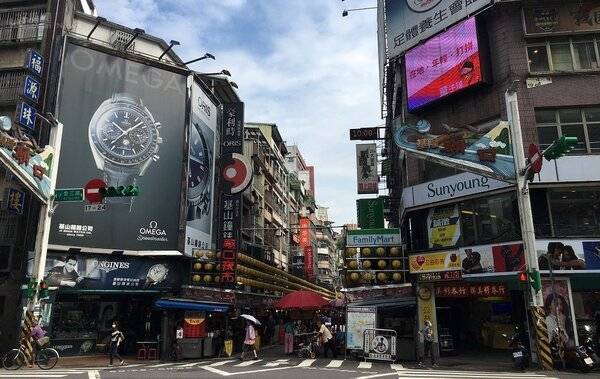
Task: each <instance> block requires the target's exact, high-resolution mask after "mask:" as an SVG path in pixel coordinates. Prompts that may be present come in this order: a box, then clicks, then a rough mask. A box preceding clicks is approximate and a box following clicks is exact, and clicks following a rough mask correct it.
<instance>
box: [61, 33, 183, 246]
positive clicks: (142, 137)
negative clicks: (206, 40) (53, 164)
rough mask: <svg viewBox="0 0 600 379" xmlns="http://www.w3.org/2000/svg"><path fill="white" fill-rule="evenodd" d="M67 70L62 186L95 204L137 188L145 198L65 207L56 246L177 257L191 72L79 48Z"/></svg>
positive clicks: (69, 54) (69, 52)
mask: <svg viewBox="0 0 600 379" xmlns="http://www.w3.org/2000/svg"><path fill="white" fill-rule="evenodd" d="M62 70H63V71H62V76H61V83H60V99H59V101H58V103H59V110H58V118H59V119H60V120H61V122H62V123H63V124H64V130H63V139H62V151H61V159H60V167H59V170H58V181H57V185H56V187H57V188H84V189H85V192H84V195H85V198H86V199H88V200H90V199H96V200H97V199H98V198H100V199H101V197H100V196H99V195H98V193H99V188H101V187H119V186H132V185H135V186H137V187H138V188H139V196H132V197H106V198H104V199H103V203H102V204H90V203H89V202H87V201H84V202H64V203H61V204H60V206H59V207H58V208H57V209H56V212H55V213H54V216H53V218H52V228H51V232H50V244H51V248H55V249H61V250H64V249H65V248H66V247H78V248H96V249H103V250H120V251H123V250H125V251H147V250H151V251H171V252H174V251H180V249H182V248H183V246H182V242H183V237H184V236H183V235H182V234H181V233H180V224H181V221H183V217H182V216H183V215H181V203H182V201H183V200H184V199H182V188H181V186H182V179H183V175H185V173H184V172H183V165H182V162H183V160H184V142H185V130H186V76H184V75H182V74H181V73H176V72H171V71H167V70H165V69H161V68H157V67H153V66H149V65H146V64H142V63H138V62H134V61H130V60H127V59H124V58H121V57H116V56H113V55H109V54H106V53H103V52H101V51H98V50H93V49H90V48H87V47H83V46H78V45H75V44H67V46H66V51H65V58H64V61H63V67H62ZM93 201H94V200H92V202H93Z"/></svg>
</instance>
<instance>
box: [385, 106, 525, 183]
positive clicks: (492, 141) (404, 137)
mask: <svg viewBox="0 0 600 379" xmlns="http://www.w3.org/2000/svg"><path fill="white" fill-rule="evenodd" d="M434 132H435V133H434ZM393 134H394V141H395V143H396V145H397V146H398V147H400V148H401V149H402V150H404V151H406V152H409V153H411V154H413V155H415V156H417V157H420V158H421V159H425V160H428V161H432V162H436V163H438V164H441V165H444V166H449V167H452V168H458V169H461V170H464V171H467V172H471V173H475V174H479V175H483V176H487V177H491V178H494V179H498V180H502V181H507V182H514V181H515V178H516V176H515V164H514V158H513V156H512V149H511V145H510V142H509V135H510V131H509V125H508V122H506V121H498V123H497V124H495V125H494V124H492V125H489V126H488V125H485V126H482V127H473V126H471V125H462V126H456V127H450V126H448V125H446V124H444V123H441V124H440V125H435V126H433V125H431V124H430V123H429V121H427V120H425V119H422V120H419V121H418V122H417V123H415V124H409V123H403V122H402V120H401V119H400V118H398V119H397V120H395V121H394V132H393Z"/></svg>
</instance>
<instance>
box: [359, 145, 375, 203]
mask: <svg viewBox="0 0 600 379" xmlns="http://www.w3.org/2000/svg"><path fill="white" fill-rule="evenodd" d="M356 180H357V190H358V193H359V194H376V193H378V192H379V176H378V175H377V145H376V144H374V143H361V144H357V145H356Z"/></svg>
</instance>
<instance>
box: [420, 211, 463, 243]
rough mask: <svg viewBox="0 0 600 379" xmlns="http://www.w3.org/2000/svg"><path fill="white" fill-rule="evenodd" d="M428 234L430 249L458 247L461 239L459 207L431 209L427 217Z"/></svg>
mask: <svg viewBox="0 0 600 379" xmlns="http://www.w3.org/2000/svg"><path fill="white" fill-rule="evenodd" d="M427 232H428V234H429V247H430V248H437V247H452V246H456V243H457V242H458V239H459V238H460V215H459V212H458V205H451V206H448V207H436V208H432V209H430V210H429V215H428V216H427Z"/></svg>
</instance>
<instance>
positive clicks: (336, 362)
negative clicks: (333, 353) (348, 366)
mask: <svg viewBox="0 0 600 379" xmlns="http://www.w3.org/2000/svg"><path fill="white" fill-rule="evenodd" d="M342 363H344V361H342V360H340V359H333V360H331V362H329V364H328V365H327V366H325V367H340V366H341V365H342Z"/></svg>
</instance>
